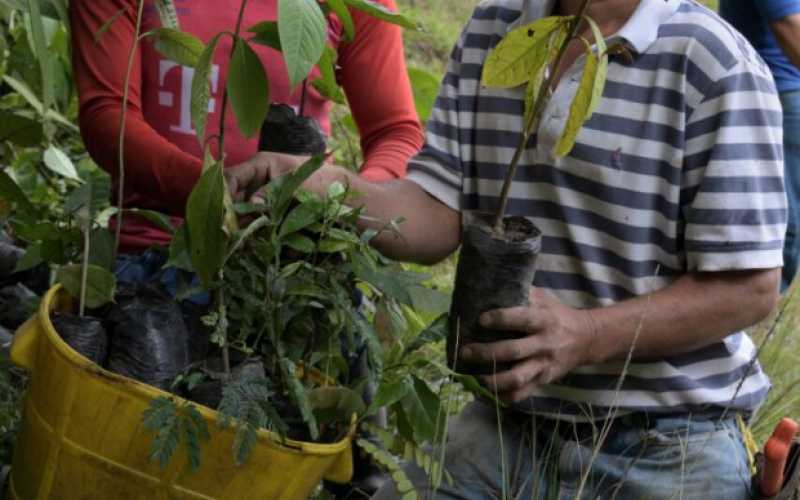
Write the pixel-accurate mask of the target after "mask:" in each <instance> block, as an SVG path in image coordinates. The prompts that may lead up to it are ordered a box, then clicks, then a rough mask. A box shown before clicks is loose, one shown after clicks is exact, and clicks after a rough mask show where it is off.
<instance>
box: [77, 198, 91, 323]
mask: <svg viewBox="0 0 800 500" xmlns="http://www.w3.org/2000/svg"><path fill="white" fill-rule="evenodd" d="M87 212H88V210H87ZM82 226H83V227H82V228H81V231H82V232H83V261H82V262H81V296H80V300H79V301H78V316H80V317H81V318H82V317H83V314H84V312H85V310H86V286H87V284H88V283H89V246H90V244H91V235H90V234H89V233H90V231H91V229H92V222H91V220H89V217H88V215H87V218H86V222H85V223H84V224H82Z"/></svg>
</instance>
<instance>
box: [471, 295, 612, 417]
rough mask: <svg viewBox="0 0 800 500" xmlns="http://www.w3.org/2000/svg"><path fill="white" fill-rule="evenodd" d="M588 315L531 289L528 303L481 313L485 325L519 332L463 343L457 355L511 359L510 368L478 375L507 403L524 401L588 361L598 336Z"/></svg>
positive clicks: (477, 359) (474, 359)
mask: <svg viewBox="0 0 800 500" xmlns="http://www.w3.org/2000/svg"><path fill="white" fill-rule="evenodd" d="M591 314H592V313H591V312H590V311H589V310H588V309H573V308H571V307H569V306H566V305H564V304H562V303H561V302H559V301H558V300H557V299H555V298H553V297H552V296H550V295H549V294H547V292H545V291H542V290H539V289H536V288H534V289H533V290H531V295H530V305H529V306H526V307H513V308H509V309H497V310H493V311H488V312H486V313H484V314H483V315H481V318H480V323H481V326H482V327H484V328H487V329H490V330H506V331H517V332H520V333H522V334H524V336H522V337H521V338H519V339H514V340H503V341H498V342H492V343H486V344H482V343H475V344H468V345H465V346H464V347H462V348H461V350H460V358H461V359H462V360H464V361H469V362H476V363H487V364H490V363H495V362H497V363H501V362H512V363H514V365H513V366H512V368H511V369H510V370H508V371H505V372H500V373H496V374H494V375H488V376H485V377H483V378H482V380H483V382H484V383H485V384H486V385H487V386H488V388H489V390H491V391H492V392H495V391H496V392H497V394H498V395H499V396H500V398H501V399H502V400H504V401H506V402H509V403H514V402H518V401H521V400H524V399H526V398H528V397H530V396H531V395H532V394H533V392H534V391H535V390H536V388H537V387H538V386H540V385H543V384H548V383H550V382H554V381H556V380H558V379H560V378H561V377H563V376H564V375H566V374H567V373H569V372H570V371H571V370H573V369H574V368H576V367H579V366H582V365H585V364H589V363H590V362H591V352H592V344H593V341H594V337H595V335H596V332H595V328H594V321H593V319H592V316H591Z"/></svg>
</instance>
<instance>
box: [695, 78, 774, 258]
mask: <svg viewBox="0 0 800 500" xmlns="http://www.w3.org/2000/svg"><path fill="white" fill-rule="evenodd" d="M748 66H752V65H749V64H747V63H744V62H740V63H738V64H737V65H736V66H734V67H733V69H732V70H730V71H729V72H728V73H727V75H726V76H724V77H723V78H721V79H719V80H718V81H716V82H714V83H713V84H712V85H711V87H710V89H708V90H707V91H706V92H705V93H704V98H703V100H702V102H701V103H700V104H699V105H698V106H697V107H696V108H695V109H694V111H693V112H692V113H691V116H690V119H689V122H688V123H687V126H686V146H685V157H684V166H683V181H682V186H681V187H682V191H681V193H682V194H681V198H682V210H683V216H684V219H685V224H686V229H685V242H684V243H685V250H686V256H687V266H688V269H689V270H690V271H729V270H745V269H769V268H775V267H780V266H782V265H783V257H782V248H783V237H784V233H785V232H786V219H787V208H786V207H787V205H786V194H785V191H784V184H783V130H782V114H781V105H780V101H779V100H778V96H777V91H776V90H775V85H774V83H773V81H772V78H771V77H770V76H769V75H767V74H764V73H761V72H759V71H757V70H751V69H750V68H749V67H748Z"/></svg>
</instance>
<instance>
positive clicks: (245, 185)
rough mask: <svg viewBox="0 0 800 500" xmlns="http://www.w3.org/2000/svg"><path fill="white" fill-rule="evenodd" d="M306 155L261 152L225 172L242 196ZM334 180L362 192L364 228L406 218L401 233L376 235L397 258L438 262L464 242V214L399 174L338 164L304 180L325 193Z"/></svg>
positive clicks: (379, 243)
mask: <svg viewBox="0 0 800 500" xmlns="http://www.w3.org/2000/svg"><path fill="white" fill-rule="evenodd" d="M302 161H303V158H299V157H294V156H289V155H281V154H276V153H259V154H257V155H256V156H254V157H253V158H252V159H250V160H249V161H247V162H245V163H243V164H241V165H238V166H236V167H233V168H229V169H227V170H226V172H225V176H226V178H227V182H228V189H229V190H230V191H231V193H232V195H233V197H234V198H235V199H237V200H241V199H243V198H244V197H245V196H246V195H247V193H249V192H251V191H253V189H252V188H251V186H252V187H254V188H256V189H258V188H260V187H261V186H263V185H264V184H266V183H267V182H269V179H271V178H273V177H277V176H280V175H284V174H285V173H287V172H289V171H291V170H293V169H295V168H297V166H299V165H300V164H301V163H302ZM334 182H341V183H342V184H345V185H349V186H350V187H351V188H352V189H353V190H354V191H355V192H356V193H359V196H357V197H355V198H353V199H352V201H351V203H350V204H351V205H353V206H356V207H360V206H363V207H364V215H365V218H364V219H362V227H361V229H362V230H363V229H367V228H372V229H383V228H385V227H386V226H387V224H389V223H390V222H392V221H393V220H396V219H403V222H402V224H400V225H399V232H392V231H384V232H382V233H381V234H379V235H378V236H377V237H376V238H375V239H373V240H372V241H373V244H374V246H375V247H376V248H377V249H378V250H379V251H380V252H381V253H383V254H384V255H386V256H387V257H389V258H392V259H395V260H402V261H411V262H419V263H422V264H433V263H436V262H439V261H440V260H442V259H444V258H446V257H447V256H449V255H450V254H452V253H453V252H454V251H455V250H456V248H458V245H459V244H460V241H461V216H460V214H459V213H458V211H456V210H453V209H452V208H450V207H448V206H447V205H445V204H443V203H441V202H440V201H438V200H437V199H435V198H433V197H431V196H430V195H428V193H426V192H425V191H424V190H423V189H422V188H421V187H419V186H418V185H417V184H415V183H413V182H411V181H409V180H405V179H398V180H394V181H389V182H370V181H368V180H366V179H363V178H361V177H359V176H358V175H356V174H354V173H352V172H350V171H348V170H346V169H344V168H341V167H337V166H334V165H324V166H323V167H322V168H320V169H319V170H318V171H317V172H316V173H315V174H314V175H312V176H311V177H310V178H309V179H308V180H307V181H306V182H305V184H304V185H303V187H304V188H306V189H308V190H309V191H312V192H315V193H317V194H320V195H324V194H325V193H326V192H327V190H328V186H330V185H331V184H333V183H334Z"/></svg>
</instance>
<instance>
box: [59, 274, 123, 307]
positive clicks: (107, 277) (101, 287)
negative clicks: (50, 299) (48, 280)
mask: <svg viewBox="0 0 800 500" xmlns="http://www.w3.org/2000/svg"><path fill="white" fill-rule="evenodd" d="M56 279H57V281H58V282H59V283H60V284H61V285H62V286H63V287H64V288H66V289H67V291H68V292H69V294H70V295H72V296H73V297H74V298H76V299H78V298H80V296H81V266H80V265H79V264H70V265H67V266H63V267H61V268H60V269H59V270H58V273H57V274H56ZM116 286H117V280H116V278H115V277H114V275H113V274H112V273H111V272H109V271H106V270H105V269H103V268H102V267H98V266H94V265H89V267H88V279H87V282H86V307H88V308H90V309H96V308H98V307H101V306H104V305H105V304H108V303H109V302H111V301H112V300H114V290H115V289H116Z"/></svg>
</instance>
